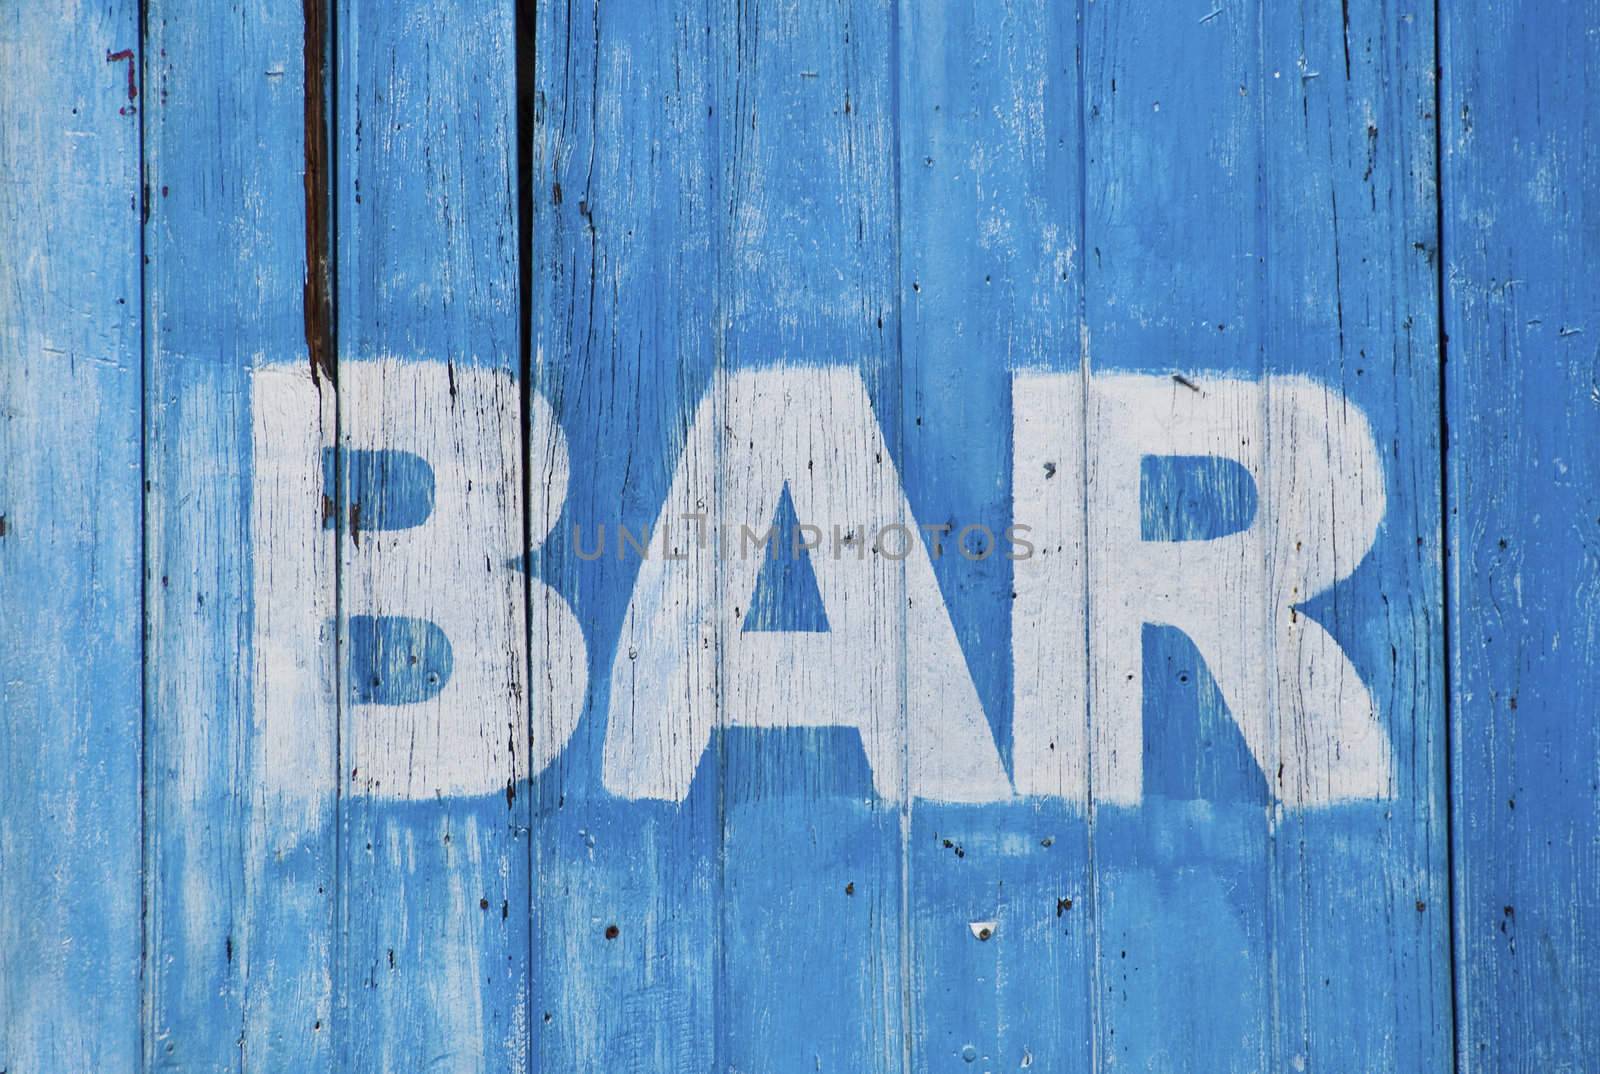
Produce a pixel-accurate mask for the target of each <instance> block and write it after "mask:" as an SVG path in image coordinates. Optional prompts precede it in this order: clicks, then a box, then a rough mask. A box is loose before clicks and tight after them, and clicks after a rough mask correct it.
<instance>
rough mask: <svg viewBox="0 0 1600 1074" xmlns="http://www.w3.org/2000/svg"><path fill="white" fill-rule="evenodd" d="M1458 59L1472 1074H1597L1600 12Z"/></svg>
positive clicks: (1479, 26)
mask: <svg viewBox="0 0 1600 1074" xmlns="http://www.w3.org/2000/svg"><path fill="white" fill-rule="evenodd" d="M1440 40H1441V45H1440V47H1441V52H1442V57H1441V58H1442V60H1443V62H1444V71H1445V80H1444V86H1443V95H1442V100H1441V103H1440V122H1441V124H1442V125H1443V126H1442V130H1443V139H1442V144H1443V150H1444V159H1443V164H1444V168H1443V187H1444V189H1443V194H1444V199H1445V200H1444V210H1443V212H1444V271H1445V278H1446V280H1447V283H1448V286H1447V287H1446V291H1445V294H1446V298H1447V302H1446V305H1445V310H1444V316H1445V325H1444V327H1445V330H1446V331H1447V332H1448V334H1449V345H1448V349H1447V355H1448V360H1447V362H1446V363H1445V374H1446V375H1445V393H1446V401H1447V406H1448V428H1449V445H1448V446H1449V452H1448V455H1447V458H1448V460H1449V471H1448V480H1449V488H1450V510H1449V516H1448V523H1449V533H1450V561H1449V578H1450V650H1451V676H1452V681H1453V687H1454V689H1453V691H1452V705H1453V708H1452V747H1453V748H1452V760H1453V766H1452V776H1453V786H1452V796H1453V805H1454V811H1453V836H1454V840H1455V856H1454V865H1455V952H1456V989H1457V1013H1458V1019H1459V1024H1458V1027H1457V1032H1458V1036H1459V1050H1460V1057H1461V1070H1463V1071H1467V1072H1470V1074H1486V1072H1488V1071H1558V1070H1559V1071H1579V1070H1600V1001H1597V998H1596V997H1597V996H1600V939H1597V937H1600V719H1596V713H1597V712H1600V705H1597V703H1596V701H1595V694H1596V690H1597V688H1600V639H1597V637H1596V633H1595V629H1596V624H1597V619H1596V615H1595V582H1596V578H1597V574H1596V567H1595V560H1594V552H1593V547H1594V541H1595V537H1596V534H1597V531H1600V496H1597V495H1596V489H1597V488H1600V457H1597V454H1596V445H1597V444H1600V388H1597V386H1596V385H1597V381H1600V371H1597V366H1600V358H1597V353H1600V352H1597V349H1596V348H1597V347H1600V292H1597V290H1596V288H1595V275H1594V271H1595V270H1594V266H1595V260H1596V258H1597V257H1600V160H1597V159H1596V156H1595V151H1594V137H1595V130H1596V126H1597V124H1600V94H1596V92H1595V85H1596V81H1597V80H1600V5H1596V4H1594V3H1592V2H1584V3H1570V4H1536V3H1527V2H1524V0H1508V2H1504V3H1483V2H1478V0H1474V2H1469V3H1459V4H1451V5H1446V7H1445V8H1444V10H1443V12H1442V20H1441V39H1440Z"/></svg>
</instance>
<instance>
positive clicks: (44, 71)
mask: <svg viewBox="0 0 1600 1074" xmlns="http://www.w3.org/2000/svg"><path fill="white" fill-rule="evenodd" d="M138 49H139V23H138V6H137V5H136V4H134V3H132V2H121V0H101V2H78V3H67V4H54V5H8V6H7V7H6V8H5V10H4V11H3V12H0V56H4V60H3V61H0V65H3V71H4V74H3V77H0V251H3V252H0V1070H7V1071H11V1072H13V1074H21V1072H22V1071H52V1072H54V1071H78V1070H85V1071H87V1070H93V1071H105V1072H107V1074H121V1072H126V1071H136V1070H139V1069H141V1068H142V1063H141V1061H140V1003H139V965H140V950H141V924H140V914H139V909H140V889H139V885H140V879H139V878H140V868H139V866H140V795H139V788H140V765H141V754H140V730H139V728H140V712H141V709H142V705H141V701H140V697H141V685H140V677H141V672H140V663H141V659H140V658H141V644H140V614H139V593H140V557H141V554H142V549H143V538H142V534H141V525H140V491H139V477H140V475H139V457H140V448H139V438H140V433H139V430H140V401H139V391H140V387H139V386H140V361H139V357H140V348H139V325H140V315H139V123H140V113H141V110H142V109H143V108H144V106H145V104H146V101H145V99H144V98H143V97H142V96H139V95H138V93H137V90H138V78H137V67H138V63H139V60H138V56H139V51H138Z"/></svg>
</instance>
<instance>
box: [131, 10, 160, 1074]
mask: <svg viewBox="0 0 1600 1074" xmlns="http://www.w3.org/2000/svg"><path fill="white" fill-rule="evenodd" d="M137 6H138V13H137V15H136V16H135V18H136V21H137V23H138V26H137V30H138V33H137V40H138V43H137V46H136V47H137V49H138V55H137V56H136V58H135V59H134V60H133V63H134V64H135V65H137V68H138V72H139V74H138V78H139V84H138V90H139V91H147V90H148V88H149V85H150V83H149V80H148V71H149V66H148V64H147V63H146V62H145V55H146V52H147V49H146V45H147V44H148V42H149V39H150V33H149V25H148V22H147V16H148V11H147V8H146V0H138V4H137ZM149 103H150V97H149V94H148V93H147V92H146V93H145V99H144V101H143V102H140V103H138V104H137V105H136V107H137V109H138V125H139V135H138V145H139V174H138V185H137V190H136V196H137V197H138V198H139V209H140V212H139V759H138V768H139V806H138V808H139V878H138V882H139V1062H140V1069H143V1070H148V1069H150V1068H151V1067H153V1066H154V1065H155V1063H154V1059H153V1057H152V1055H151V1051H150V1049H151V1047H152V1046H153V1043H154V1041H153V1035H152V1033H151V1021H152V1019H153V1018H154V1016H155V1004H154V1002H153V999H152V996H151V989H152V987H153V982H152V978H151V974H150V904H151V902H152V901H153V900H152V899H151V890H150V885H151V883H152V881H151V877H152V875H153V873H152V870H151V868H150V863H151V860H152V858H153V855H152V853H151V846H150V806H149V801H148V797H149V793H150V750H149V741H150V689H151V683H150V660H149V657H150V573H151V569H152V566H154V565H153V564H151V562H150V560H149V556H150V548H151V541H150V413H151V408H150V333H151V331H152V330H153V326H152V325H151V323H150V317H149V312H150V305H149V276H150V272H149V263H150V258H149V256H148V255H147V254H146V250H147V249H148V246H149V232H150V192H149V190H148V189H147V188H146V187H145V174H146V167H147V153H148V146H147V144H146V142H145V123H144V111H145V108H146V107H148V105H149Z"/></svg>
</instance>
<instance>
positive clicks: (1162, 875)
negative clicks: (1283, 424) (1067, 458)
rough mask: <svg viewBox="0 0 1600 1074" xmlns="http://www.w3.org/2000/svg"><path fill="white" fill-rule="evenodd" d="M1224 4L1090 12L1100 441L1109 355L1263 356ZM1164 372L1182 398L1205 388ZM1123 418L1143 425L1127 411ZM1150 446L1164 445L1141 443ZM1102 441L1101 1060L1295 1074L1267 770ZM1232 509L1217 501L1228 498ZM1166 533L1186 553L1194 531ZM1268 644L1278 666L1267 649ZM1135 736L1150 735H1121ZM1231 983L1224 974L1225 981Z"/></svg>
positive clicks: (1097, 974) (1243, 369)
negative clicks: (1282, 1052)
mask: <svg viewBox="0 0 1600 1074" xmlns="http://www.w3.org/2000/svg"><path fill="white" fill-rule="evenodd" d="M1213 6H1215V5H1199V4H1193V3H1190V4H1184V5H1180V6H1179V7H1178V8H1176V9H1161V10H1157V9H1156V8H1155V7H1154V6H1150V5H1142V4H1141V5H1127V4H1111V5H1106V4H1096V5H1092V6H1088V7H1085V8H1084V20H1085V21H1084V60H1083V62H1084V75H1083V79H1084V82H1083V92H1084V109H1085V117H1084V136H1085V146H1084V148H1083V150H1082V152H1083V154H1084V158H1085V159H1084V164H1083V166H1084V169H1085V174H1086V186H1085V190H1084V197H1085V202H1086V209H1085V214H1086V216H1085V224H1084V233H1083V240H1082V241H1083V243H1084V249H1085V252H1086V253H1085V288H1086V296H1087V297H1086V314H1085V317H1086V326H1085V333H1086V346H1087V358H1088V366H1089V369H1090V380H1089V381H1087V382H1086V385H1085V387H1086V400H1085V403H1084V404H1083V405H1084V408H1085V413H1086V420H1087V422H1088V427H1087V429H1086V431H1085V432H1084V433H1083V436H1084V438H1085V440H1086V442H1088V443H1089V444H1095V443H1097V442H1099V441H1101V440H1103V439H1105V438H1106V437H1107V436H1108V435H1110V434H1111V432H1112V429H1111V424H1112V422H1113V421H1115V420H1116V419H1115V418H1112V415H1113V414H1117V410H1116V409H1115V407H1116V402H1115V397H1114V396H1110V395H1108V394H1107V393H1105V392H1103V391H1101V390H1100V389H1099V388H1098V387H1097V386H1096V378H1098V377H1099V376H1101V375H1102V374H1103V373H1104V372H1105V371H1109V370H1130V369H1131V370H1138V371H1142V372H1152V373H1158V374H1159V373H1168V372H1174V371H1177V372H1181V373H1183V374H1185V375H1187V376H1188V377H1189V378H1191V382H1193V381H1194V380H1198V379H1199V375H1200V373H1202V372H1205V373H1213V372H1223V371H1233V372H1237V373H1240V374H1242V375H1243V376H1244V377H1246V378H1259V376H1260V375H1261V373H1262V372H1263V371H1264V368H1263V366H1264V361H1263V355H1262V348H1261V344H1260V338H1261V333H1262V329H1261V327H1260V324H1259V321H1260V314H1261V312H1262V311H1261V309H1260V307H1259V302H1260V300H1259V296H1258V287H1259V286H1260V276H1259V275H1258V268H1257V266H1258V264H1259V262H1258V259H1257V257H1256V256H1255V255H1256V251H1257V250H1258V249H1259V246H1258V244H1259V243H1260V242H1261V241H1263V240H1264V236H1262V235H1260V234H1259V233H1258V230H1257V229H1258V203H1257V197H1258V191H1257V185H1256V181H1255V180H1256V176H1257V171H1258V168H1259V167H1260V161H1261V156H1262V147H1261V142H1262V139H1263V133H1262V123H1263V116H1262V105H1261V103H1260V94H1261V86H1260V83H1259V81H1258V79H1259V64H1258V60H1257V56H1258V42H1257V34H1258V32H1259V12H1258V10H1257V9H1256V8H1255V7H1254V6H1238V7H1234V8H1232V9H1230V10H1228V11H1226V12H1224V14H1223V15H1221V16H1218V17H1216V18H1213V19H1211V20H1210V21H1209V22H1205V23H1201V22H1200V21H1199V20H1200V19H1201V17H1203V16H1204V15H1206V14H1207V12H1208V11H1209V10H1210V9H1211V7H1213ZM1241 87H1244V91H1243V92H1242V91H1241ZM1251 94H1254V95H1255V96H1254V97H1252V96H1251ZM1219 324H1220V325H1222V326H1223V328H1222V329H1221V330H1219V329H1218V328H1217V327H1216V326H1217V325H1219ZM1169 384H1170V391H1169V392H1168V399H1167V400H1166V402H1167V403H1168V404H1169V406H1170V407H1171V408H1173V410H1174V411H1176V410H1177V408H1180V407H1184V406H1186V405H1187V400H1186V398H1185V397H1187V396H1195V395H1198V394H1199V393H1198V392H1197V391H1191V390H1190V389H1189V388H1187V387H1184V386H1183V385H1181V384H1179V383H1176V382H1172V381H1169ZM1205 390H1206V391H1207V392H1212V391H1215V390H1216V389H1215V388H1213V387H1210V386H1208V387H1207V388H1206V389H1205ZM1244 409H1245V410H1246V413H1244V414H1241V415H1239V417H1238V419H1237V420H1238V421H1239V422H1240V428H1239V429H1238V430H1237V431H1236V430H1234V429H1227V428H1218V429H1216V430H1215V433H1214V440H1215V441H1216V442H1217V443H1218V444H1220V443H1221V442H1222V441H1223V440H1224V439H1225V438H1228V437H1229V436H1230V434H1232V435H1233V436H1234V438H1239V437H1238V435H1237V433H1238V432H1242V431H1243V429H1245V428H1248V427H1249V426H1248V425H1246V424H1244V423H1246V422H1248V421H1249V420H1250V419H1251V418H1253V417H1254V416H1255V415H1254V414H1252V413H1250V411H1251V410H1252V409H1254V410H1258V409H1259V408H1244ZM1118 416H1119V417H1120V418H1121V420H1122V421H1123V422H1127V423H1130V424H1134V423H1140V424H1142V422H1140V419H1138V418H1135V417H1134V415H1133V413H1132V412H1131V410H1125V411H1123V412H1122V413H1121V414H1120V415H1118ZM1141 417H1142V416H1141ZM1190 417H1191V416H1190V414H1189V412H1184V413H1183V415H1182V417H1179V416H1178V415H1177V414H1176V413H1174V414H1173V415H1172V416H1163V418H1162V419H1157V420H1158V421H1161V422H1162V424H1164V425H1176V424H1178V423H1179V422H1181V421H1182V420H1183V419H1184V418H1190ZM1191 420H1192V419H1191ZM1199 421H1200V423H1201V424H1203V423H1204V418H1201V419H1199ZM1152 448H1153V451H1152V453H1157V452H1161V451H1163V450H1164V449H1162V448H1155V447H1154V445H1151V446H1150V447H1149V448H1147V447H1145V446H1142V445H1141V446H1140V448H1139V450H1151V449H1152ZM1099 458H1100V453H1098V452H1096V453H1095V454H1094V455H1093V456H1092V457H1090V458H1086V459H1085V460H1084V466H1085V468H1086V472H1087V481H1088V491H1087V492H1086V494H1085V496H1086V499H1085V510H1086V523H1085V527H1086V533H1087V544H1088V550H1087V555H1088V563H1087V572H1088V587H1089V602H1088V607H1087V613H1088V628H1087V629H1088V634H1087V636H1088V644H1089V666H1090V668H1091V672H1090V674H1091V679H1090V683H1089V704H1090V714H1089V725H1088V739H1087V742H1086V743H1085V745H1086V746H1087V750H1088V756H1089V759H1090V763H1089V766H1088V768H1089V772H1088V777H1087V778H1088V785H1089V793H1090V795H1091V813H1090V818H1091V825H1092V828H1091V836H1090V838H1091V850H1090V854H1091V862H1092V868H1093V870H1094V877H1093V883H1094V889H1093V891H1092V892H1091V893H1090V904H1089V913H1090V914H1091V915H1092V916H1091V921H1092V925H1091V928H1092V929H1093V932H1094V945H1095V967H1094V970H1093V973H1092V975H1091V980H1092V986H1091V987H1092V989H1093V995H1094V1004H1095V1011H1096V1033H1095V1042H1094V1051H1095V1057H1096V1065H1097V1068H1098V1067H1109V1066H1112V1065H1115V1066H1118V1067H1123V1066H1126V1067H1132V1068H1135V1069H1137V1068H1138V1067H1140V1066H1152V1065H1153V1066H1163V1067H1167V1068H1169V1069H1172V1070H1202V1069H1204V1070H1240V1071H1242V1070H1261V1069H1285V1068H1286V1067H1285V1064H1283V1063H1280V1062H1275V1061H1274V1060H1275V1058H1276V1057H1275V1056H1274V1055H1273V1051H1272V1037H1273V1029H1274V1025H1273V1010H1274V1006H1273V998H1274V997H1273V991H1272V957H1273V951H1274V947H1275V945H1276V943H1277V942H1278V933H1277V932H1276V931H1275V929H1274V926H1273V920H1272V918H1271V916H1270V914H1269V876H1270V871H1271V869H1272V862H1271V857H1270V854H1271V849H1272V848H1271V845H1270V832H1269V823H1268V818H1267V816H1266V813H1265V809H1264V807H1265V805H1266V803H1265V802H1264V801H1263V800H1262V799H1263V795H1262V793H1261V790H1260V776H1259V775H1258V774H1257V773H1256V772H1254V771H1251V770H1250V766H1249V764H1248V761H1244V760H1243V757H1244V756H1245V755H1244V751H1242V750H1241V749H1239V748H1237V735H1236V733H1233V732H1231V728H1230V727H1229V724H1228V721H1227V719H1226V716H1225V714H1224V713H1223V712H1222V711H1219V710H1220V704H1219V699H1218V697H1217V695H1216V691H1215V690H1214V689H1212V690H1206V689H1204V687H1205V686H1206V685H1208V684H1207V683H1206V681H1205V680H1204V678H1203V677H1202V676H1203V674H1204V671H1205V665H1204V664H1203V663H1202V662H1201V660H1200V658H1199V654H1198V653H1197V652H1196V650H1195V645H1194V642H1193V641H1192V640H1191V639H1189V637H1188V636H1187V635H1186V634H1184V633H1181V632H1179V631H1176V630H1173V629H1172V628H1170V627H1165V628H1158V629H1152V628H1150V627H1146V626H1143V625H1138V626H1135V625H1134V624H1133V623H1131V622H1130V621H1129V620H1128V619H1127V618H1126V617H1125V616H1126V611H1125V609H1124V606H1123V604H1122V602H1120V601H1119V600H1118V599H1117V597H1116V589H1115V581H1116V579H1117V578H1118V577H1122V576H1125V572H1129V571H1138V570H1139V565H1138V563H1137V559H1138V557H1140V556H1141V555H1142V554H1143V549H1142V548H1141V546H1137V545H1135V546H1129V545H1128V544H1127V543H1125V538H1124V536H1123V535H1124V534H1125V533H1126V528H1125V525H1123V526H1119V523H1121V522H1122V518H1120V517H1119V512H1118V511H1117V509H1116V505H1114V503H1113V502H1112V499H1111V497H1112V496H1115V495H1120V496H1121V497H1123V502H1124V503H1126V502H1127V498H1128V497H1130V496H1132V495H1134V489H1133V488H1130V487H1129V486H1130V479H1131V481H1132V483H1133V484H1134V485H1137V482H1138V478H1137V477H1134V476H1133V475H1132V474H1130V473H1129V471H1128V470H1127V469H1126V467H1127V466H1128V465H1129V463H1130V462H1131V460H1128V459H1126V458H1117V459H1115V460H1107V462H1106V463H1105V464H1102V463H1100V462H1099V461H1098V460H1099ZM1018 465H1019V466H1020V465H1021V463H1020V462H1019V463H1018ZM1111 465H1116V466H1120V467H1124V468H1123V469H1119V470H1111V469H1109V467H1110V466H1111ZM1060 494H1061V495H1063V496H1064V495H1065V494H1066V493H1065V491H1062V492H1061V493H1060ZM1232 506H1233V505H1232V504H1230V503H1228V502H1227V501H1225V500H1223V501H1221V502H1218V501H1217V500H1213V501H1212V503H1211V505H1210V507H1211V511H1212V512H1214V513H1216V514H1218V515H1221V514H1225V513H1226V512H1227V511H1229V510H1230V509H1231V508H1232ZM1142 507H1143V504H1142V503H1141V504H1140V505H1139V508H1140V509H1142ZM1123 517H1125V516H1123ZM1170 547H1171V548H1172V549H1174V550H1175V551H1176V553H1177V555H1176V556H1174V558H1179V557H1181V555H1182V552H1183V551H1185V550H1187V548H1193V547H1194V546H1193V545H1189V546H1184V545H1174V546H1170ZM1240 558H1241V559H1242V558H1243V557H1240ZM1246 566H1247V564H1244V563H1241V562H1238V561H1235V562H1234V563H1232V564H1230V565H1229V566H1228V568H1227V570H1228V573H1229V575H1230V576H1231V579H1232V582H1231V584H1232V586H1233V587H1234V589H1235V591H1236V592H1238V593H1239V599H1240V600H1241V601H1242V600H1248V599H1252V596H1253V597H1254V599H1258V600H1259V599H1261V596H1263V595H1254V594H1248V593H1246V592H1243V591H1244V590H1245V589H1246V583H1245V579H1244V577H1243V570H1244V568H1245V567H1246ZM1184 567H1187V569H1188V570H1189V571H1191V572H1193V571H1195V570H1196V566H1195V565H1191V564H1184V563H1182V562H1181V561H1180V562H1179V564H1178V566H1177V568H1176V569H1177V570H1182V569H1183V568H1184ZM1227 611H1228V612H1234V613H1235V614H1236V613H1237V610H1236V609H1228V610H1227ZM1223 614H1227V612H1224V613H1223ZM1129 627H1133V629H1131V630H1130V629H1128V628H1129ZM1259 656H1260V658H1261V664H1262V666H1269V661H1270V655H1269V654H1267V653H1260V654H1259ZM1135 687H1140V688H1138V689H1136V688H1135ZM1136 714H1137V715H1136ZM1130 725H1132V726H1135V727H1140V728H1142V729H1143V733H1142V735H1137V736H1135V735H1132V734H1130V733H1129V732H1128V731H1127V730H1126V729H1127V728H1129V726H1130ZM1212 728H1217V729H1218V730H1219V731H1220V732H1221V733H1220V734H1218V736H1217V737H1218V738H1219V739H1220V740H1221V742H1222V743H1224V746H1225V753H1224V756H1225V758H1226V760H1225V761H1224V762H1223V763H1222V764H1220V765H1217V766H1215V768H1214V769H1212V770H1211V772H1213V773H1214V778H1213V779H1212V780H1211V782H1210V785H1204V784H1202V783H1200V779H1201V778H1202V775H1203V774H1206V773H1207V769H1206V768H1204V767H1202V766H1200V765H1180V766H1178V771H1179V773H1180V775H1181V776H1182V777H1183V778H1181V779H1179V780H1174V781H1173V783H1175V784H1176V785H1174V786H1168V785H1165V784H1164V783H1163V781H1161V780H1159V779H1151V780H1149V782H1148V783H1144V782H1143V781H1144V779H1145V776H1146V770H1147V768H1148V765H1147V763H1146V760H1145V758H1147V757H1148V756H1149V753H1150V752H1151V751H1152V749H1154V748H1158V743H1161V742H1162V741H1164V740H1168V739H1170V738H1174V737H1177V736H1179V735H1183V736H1184V737H1186V738H1188V741H1189V744H1190V745H1191V751H1190V752H1191V754H1199V753H1201V752H1202V747H1200V746H1199V743H1200V742H1202V741H1204V740H1205V739H1206V738H1207V737H1209V736H1208V735H1207V734H1206V732H1207V731H1210V730H1211V729H1212ZM1191 736H1192V737H1191ZM1129 739H1132V740H1133V741H1136V742H1142V745H1141V746H1140V748H1138V749H1134V750H1130V749H1129V748H1127V742H1128V740H1129ZM1228 747H1231V748H1228ZM1219 980H1226V981H1227V982H1228V987H1226V988H1218V987H1216V986H1215V984H1216V982H1217V981H1219ZM1285 1058H1286V1057H1285Z"/></svg>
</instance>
